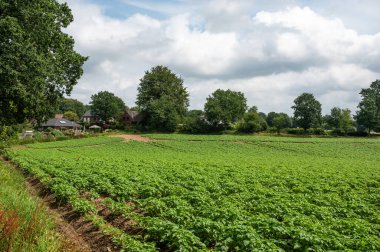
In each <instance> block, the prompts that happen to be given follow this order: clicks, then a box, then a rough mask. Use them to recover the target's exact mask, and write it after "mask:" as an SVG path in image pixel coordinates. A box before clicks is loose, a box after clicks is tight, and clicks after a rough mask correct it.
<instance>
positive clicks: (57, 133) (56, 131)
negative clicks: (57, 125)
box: [50, 129, 65, 137]
mask: <svg viewBox="0 0 380 252" xmlns="http://www.w3.org/2000/svg"><path fill="white" fill-rule="evenodd" d="M50 134H52V135H53V136H54V137H64V136H65V134H63V133H62V131H59V130H54V129H53V130H51V131H50Z"/></svg>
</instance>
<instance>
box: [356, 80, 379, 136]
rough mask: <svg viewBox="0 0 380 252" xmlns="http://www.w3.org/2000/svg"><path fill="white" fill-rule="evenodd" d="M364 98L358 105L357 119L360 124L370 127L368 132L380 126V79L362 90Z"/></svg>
mask: <svg viewBox="0 0 380 252" xmlns="http://www.w3.org/2000/svg"><path fill="white" fill-rule="evenodd" d="M360 95H361V96H362V100H361V102H360V103H359V105H358V109H359V110H358V111H357V112H356V120H357V122H358V124H359V125H363V126H364V127H366V128H367V129H368V133H370V132H371V130H373V129H374V128H376V127H378V126H380V80H376V81H374V82H372V83H371V86H370V87H369V88H366V89H362V91H361V92H360Z"/></svg>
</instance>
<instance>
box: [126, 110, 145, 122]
mask: <svg viewBox="0 0 380 252" xmlns="http://www.w3.org/2000/svg"><path fill="white" fill-rule="evenodd" d="M125 114H127V115H128V116H129V117H130V118H131V121H132V122H139V121H141V119H142V118H141V113H140V112H138V111H133V110H128V111H126V112H125Z"/></svg>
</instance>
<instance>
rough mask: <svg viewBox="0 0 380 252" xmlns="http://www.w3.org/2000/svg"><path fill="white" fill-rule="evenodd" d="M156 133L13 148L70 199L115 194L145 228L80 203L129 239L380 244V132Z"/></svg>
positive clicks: (112, 202)
mask: <svg viewBox="0 0 380 252" xmlns="http://www.w3.org/2000/svg"><path fill="white" fill-rule="evenodd" d="M300 130H302V129H300ZM148 136H149V137H151V138H154V139H155V140H156V141H153V142H149V143H141V142H135V141H130V142H127V143H125V142H123V141H122V140H121V139H117V138H108V137H100V138H86V139H80V140H68V141H62V142H51V143H38V144H31V145H28V148H26V149H11V150H8V155H9V156H10V157H11V158H12V160H13V161H14V162H16V163H18V164H19V165H20V166H21V167H23V168H24V169H25V170H27V171H28V172H30V173H32V174H35V176H38V177H39V178H41V180H42V181H43V182H44V183H45V184H46V185H48V186H49V187H50V188H54V192H55V193H56V194H57V195H61V197H62V198H65V199H69V202H71V201H73V200H74V201H76V200H78V198H77V196H78V195H80V194H81V193H84V192H92V193H91V194H92V195H102V197H103V198H104V197H106V199H107V200H104V201H107V205H108V206H109V209H112V211H114V212H115V213H118V214H121V215H122V216H124V217H126V218H127V219H128V220H131V223H136V225H137V226H138V227H140V228H141V229H140V230H143V231H142V232H140V233H139V235H134V236H129V235H126V234H125V233H123V232H122V231H120V230H119V229H117V228H115V227H113V228H111V227H109V226H107V223H106V222H105V220H104V219H102V218H101V217H100V216H96V213H94V212H93V210H94V209H92V207H91V204H90V205H89V204H88V203H83V201H79V202H77V203H73V204H74V205H76V206H77V207H78V208H79V210H80V211H83V212H89V213H91V216H92V217H91V218H92V219H93V221H95V222H97V223H98V225H99V227H102V229H107V232H108V233H109V234H112V236H113V237H117V238H114V240H118V241H124V242H125V243H124V244H125V246H126V247H128V249H127V250H128V251H141V250H139V249H140V248H141V247H142V246H143V245H144V244H147V246H148V247H149V248H151V249H152V247H151V246H152V245H153V244H156V245H155V248H156V249H157V250H165V251H167V250H178V251H180V250H182V251H199V250H208V249H212V250H216V251H293V250H297V251H328V250H337V251H347V250H357V251H378V250H380V238H379V237H380V229H379V228H378V226H379V223H378V219H379V218H380V212H379V208H378V202H379V201H380V196H379V195H380V193H379V190H378V189H379V188H380V182H379V181H380V180H379V179H380V171H379V169H378V164H379V162H380V156H379V155H378V152H379V151H380V144H379V141H378V140H377V139H365V138H355V139H352V138H327V139H326V138H292V137H261V136H237V135H221V136H218V135H209V136H205V135H180V134H156V135H148ZM61 191H63V192H61ZM95 197H96V196H95ZM94 201H96V199H92V201H91V202H90V201H89V203H94ZM125 202H128V204H125ZM86 216H87V213H86ZM123 234H124V236H123Z"/></svg>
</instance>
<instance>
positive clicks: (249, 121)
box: [237, 106, 268, 133]
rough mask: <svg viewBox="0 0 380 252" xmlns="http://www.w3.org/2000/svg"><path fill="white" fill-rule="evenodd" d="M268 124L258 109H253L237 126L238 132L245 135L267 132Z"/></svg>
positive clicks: (254, 107)
mask: <svg viewBox="0 0 380 252" xmlns="http://www.w3.org/2000/svg"><path fill="white" fill-rule="evenodd" d="M267 128H268V124H267V122H266V121H265V119H264V118H263V117H262V116H260V114H259V113H258V112H257V107H256V106H253V107H251V108H250V109H249V110H248V112H247V113H245V114H244V116H243V118H242V119H241V120H240V121H239V123H238V125H237V131H239V132H244V133H254V132H259V131H263V130H266V129H267Z"/></svg>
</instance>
